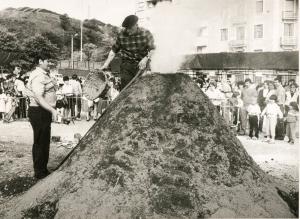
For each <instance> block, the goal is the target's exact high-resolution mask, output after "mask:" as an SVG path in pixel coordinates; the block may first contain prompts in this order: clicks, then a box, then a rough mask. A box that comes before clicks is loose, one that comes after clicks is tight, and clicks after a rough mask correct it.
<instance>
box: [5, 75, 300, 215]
mask: <svg viewBox="0 0 300 219" xmlns="http://www.w3.org/2000/svg"><path fill="white" fill-rule="evenodd" d="M0 209H1V210H0V215H1V216H2V217H3V218H54V217H55V218H120V219H121V218H122V219H123V218H126V219H128V218H152V219H154V218H155V219H166V218H178V219H179V218H181V219H186V218H210V217H212V218H266V217H267V218H290V217H294V215H293V214H292V213H291V212H290V209H289V207H288V205H287V204H286V203H285V202H284V201H283V199H282V198H281V197H280V196H279V194H278V193H277V189H276V188H275V184H274V181H273V180H272V178H271V177H269V176H268V175H267V174H266V173H265V172H264V171H262V170H261V169H260V167H259V166H258V165H257V164H256V163H255V162H254V161H253V159H252V158H251V157H250V156H249V155H248V153H247V152H246V150H245V149H244V147H243V145H242V144H241V142H240V141H239V140H238V139H237V138H236V136H235V134H234V133H233V132H232V131H231V130H230V128H229V127H228V125H227V124H226V123H225V121H224V119H223V118H222V117H221V115H220V114H219V112H218V110H217V109H216V107H215V106H214V105H213V104H212V103H211V102H210V100H209V99H208V97H207V96H206V95H205V94H204V93H203V92H202V91H201V89H199V87H198V86H197V84H195V83H194V82H193V81H192V79H191V78H190V77H189V76H188V75H184V74H152V75H146V76H143V77H141V78H140V79H139V80H138V81H136V82H135V83H134V84H132V86H131V87H129V88H128V89H127V90H124V91H123V92H122V93H121V94H120V95H119V96H118V97H117V99H116V101H113V102H112V103H111V104H110V105H109V107H108V108H107V110H106V111H105V112H104V114H103V115H102V116H101V117H100V119H99V120H98V121H97V122H96V123H95V124H94V126H93V127H92V128H91V129H90V130H89V131H88V133H87V134H86V135H85V136H84V137H83V138H82V139H81V140H80V142H79V144H78V145H77V148H75V150H74V151H73V152H72V154H71V155H70V156H69V157H68V159H67V160H66V161H65V162H64V163H63V164H62V166H60V168H59V169H58V170H57V171H56V172H54V173H52V174H51V175H50V176H48V177H47V178H45V179H44V180H42V181H40V182H39V183H37V184H36V185H35V186H33V187H32V188H31V189H30V190H29V191H27V192H26V193H25V194H23V195H22V196H21V197H16V198H15V199H13V200H10V201H9V202H8V203H5V204H3V205H2V206H0ZM50 215H51V217H50ZM47 216H48V217H47Z"/></svg>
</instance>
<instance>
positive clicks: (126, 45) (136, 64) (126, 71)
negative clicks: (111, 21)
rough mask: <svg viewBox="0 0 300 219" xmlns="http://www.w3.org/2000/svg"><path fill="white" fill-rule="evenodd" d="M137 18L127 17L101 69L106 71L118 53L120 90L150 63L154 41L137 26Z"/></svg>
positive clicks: (148, 33) (150, 35)
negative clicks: (119, 60)
mask: <svg viewBox="0 0 300 219" xmlns="http://www.w3.org/2000/svg"><path fill="white" fill-rule="evenodd" d="M137 22H138V17H137V16H135V15H129V16H127V17H126V18H125V19H124V21H123V23H122V27H124V29H123V30H122V31H121V32H120V33H119V35H118V36H117V39H116V42H115V44H114V45H113V46H112V49H111V51H110V52H109V55H108V58H107V60H106V61H105V63H104V65H103V66H102V67H101V69H102V70H103V69H106V68H107V67H108V66H109V64H110V62H111V61H112V60H113V59H114V57H115V55H116V54H117V53H118V54H119V55H120V57H121V60H122V62H121V66H120V71H121V76H120V77H121V89H123V88H124V87H125V86H126V85H127V84H128V83H129V82H130V81H131V80H132V78H133V77H134V76H135V75H136V73H137V72H138V71H139V70H144V69H145V68H146V67H147V63H148V62H149V61H150V59H151V56H152V53H153V50H154V49H155V46H154V39H153V36H152V34H151V33H150V31H148V30H146V29H144V28H141V27H139V26H138V24H137Z"/></svg>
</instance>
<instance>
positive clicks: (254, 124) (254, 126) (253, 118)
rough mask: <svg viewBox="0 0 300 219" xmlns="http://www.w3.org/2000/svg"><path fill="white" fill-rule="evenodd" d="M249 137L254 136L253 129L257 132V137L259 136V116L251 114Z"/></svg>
mask: <svg viewBox="0 0 300 219" xmlns="http://www.w3.org/2000/svg"><path fill="white" fill-rule="evenodd" d="M249 126H250V131H249V137H250V138H252V137H253V131H254V133H255V137H256V138H258V117H257V116H250V115H249Z"/></svg>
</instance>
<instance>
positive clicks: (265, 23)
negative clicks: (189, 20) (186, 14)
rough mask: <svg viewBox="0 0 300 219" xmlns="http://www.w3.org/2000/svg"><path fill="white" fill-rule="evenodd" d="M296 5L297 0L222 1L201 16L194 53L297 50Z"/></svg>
mask: <svg viewBox="0 0 300 219" xmlns="http://www.w3.org/2000/svg"><path fill="white" fill-rule="evenodd" d="M225 2H227V4H226V3H225ZM298 4H299V1H298V0H243V1H241V0H224V3H223V4H220V5H219V6H218V5H216V9H215V10H214V11H209V12H208V13H207V14H206V15H205V19H204V18H203V17H202V19H203V20H204V21H203V22H201V21H200V23H201V25H202V26H199V33H198V39H197V42H196V52H198V53H215V52H262V51H263V52H265V51H295V50H298V45H297V44H298Z"/></svg>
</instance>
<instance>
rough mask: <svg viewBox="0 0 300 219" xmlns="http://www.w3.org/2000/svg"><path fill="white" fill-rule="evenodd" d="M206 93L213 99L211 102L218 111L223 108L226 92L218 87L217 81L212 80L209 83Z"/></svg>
mask: <svg viewBox="0 0 300 219" xmlns="http://www.w3.org/2000/svg"><path fill="white" fill-rule="evenodd" d="M205 94H206V95H207V96H208V98H209V99H210V100H211V102H212V103H213V104H214V105H215V106H216V107H217V109H218V111H219V112H220V110H221V107H220V106H221V103H222V101H223V100H225V96H224V94H223V93H222V92H221V91H220V90H219V89H217V83H216V82H214V81H212V82H210V83H209V87H208V89H207V91H206V92H205Z"/></svg>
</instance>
